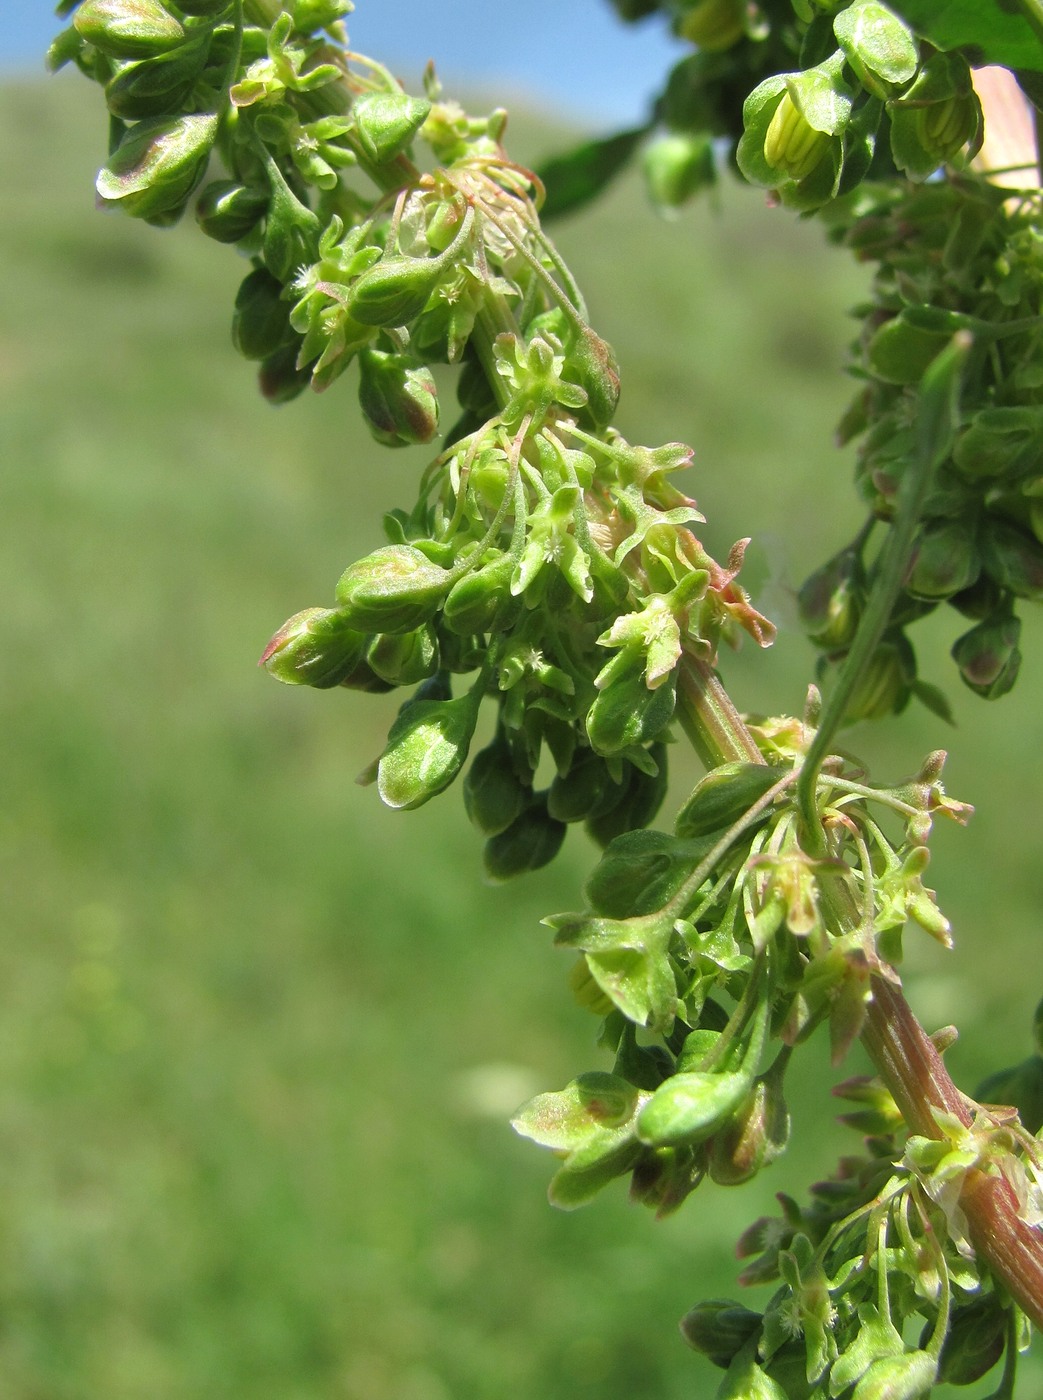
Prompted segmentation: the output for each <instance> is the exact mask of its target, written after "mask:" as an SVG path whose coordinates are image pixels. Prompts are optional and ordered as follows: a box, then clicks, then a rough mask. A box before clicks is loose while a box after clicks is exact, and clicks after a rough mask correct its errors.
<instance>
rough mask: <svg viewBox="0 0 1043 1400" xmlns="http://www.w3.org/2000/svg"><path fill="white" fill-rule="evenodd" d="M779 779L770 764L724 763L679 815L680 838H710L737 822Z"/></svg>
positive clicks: (701, 783) (700, 784) (676, 826)
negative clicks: (712, 834) (714, 833)
mask: <svg viewBox="0 0 1043 1400" xmlns="http://www.w3.org/2000/svg"><path fill="white" fill-rule="evenodd" d="M778 780H779V773H778V771H777V769H775V768H771V767H769V765H768V764H766V763H742V762H733V763H723V764H721V766H720V767H719V768H715V769H713V771H712V772H710V773H707V775H706V777H705V778H702V779H700V781H699V782H698V783H697V784H696V786H695V790H694V791H693V793H692V795H691V797H689V799H688V801H687V802H686V803H685V804H684V806H683V807H682V808H681V810H680V812H678V814H677V820H676V822H675V823H674V830H675V831H676V832H677V834H678V836H687V837H692V836H709V835H710V834H711V833H713V832H719V831H723V830H724V829H725V828H726V827H729V826H731V825H732V824H733V823H734V822H737V821H738V820H739V818H740V817H742V816H743V815H744V814H745V813H746V812H748V811H749V809H750V808H751V807H752V806H753V804H754V803H755V802H757V801H758V800H759V799H760V798H761V797H763V796H764V794H765V793H766V792H767V791H768V789H769V788H770V787H773V786H774V784H775V783H777V782H778Z"/></svg>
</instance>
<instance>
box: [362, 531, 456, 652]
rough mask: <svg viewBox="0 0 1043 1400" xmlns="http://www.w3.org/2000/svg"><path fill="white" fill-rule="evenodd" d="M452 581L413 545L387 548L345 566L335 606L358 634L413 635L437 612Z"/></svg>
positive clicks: (445, 571) (444, 571) (443, 570)
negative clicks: (412, 633)
mask: <svg viewBox="0 0 1043 1400" xmlns="http://www.w3.org/2000/svg"><path fill="white" fill-rule="evenodd" d="M451 577H452V575H451V574H450V573H449V571H448V569H443V568H440V567H439V565H438V564H432V562H431V560H430V559H428V557H427V555H426V554H423V553H422V552H421V551H420V550H419V549H415V548H414V547H413V546H412V545H408V544H393V545H387V546H385V548H383V549H377V550H375V551H374V552H373V553H372V554H367V555H366V557H365V558H364V559H359V560H357V561H356V562H355V563H354V564H349V565H348V567H347V568H346V569H345V570H344V572H343V574H341V576H340V581H339V582H338V584H337V602H338V603H339V604H340V606H341V607H342V608H343V609H344V610H345V611H346V612H348V613H349V614H350V615H351V617H352V625H353V626H355V627H358V628H359V629H360V630H361V631H364V632H412V631H413V630H414V629H415V628H417V627H420V626H421V625H422V624H423V623H425V622H427V621H429V620H430V618H431V617H433V616H434V614H435V613H436V612H437V610H438V606H439V604H440V603H441V601H442V599H443V597H444V596H445V594H446V593H447V591H448V589H449V581H450V579H451Z"/></svg>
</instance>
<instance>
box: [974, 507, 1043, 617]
mask: <svg viewBox="0 0 1043 1400" xmlns="http://www.w3.org/2000/svg"><path fill="white" fill-rule="evenodd" d="M982 564H983V565H984V568H985V572H986V573H987V574H990V575H991V576H992V578H993V579H995V581H996V582H997V583H998V584H999V585H1000V587H1001V588H1006V589H1009V590H1010V592H1011V593H1013V594H1014V596H1015V597H1016V598H1030V599H1031V600H1032V601H1033V602H1038V601H1039V600H1040V599H1043V545H1041V544H1040V543H1039V541H1038V540H1037V539H1036V538H1035V536H1034V535H1029V534H1027V533H1026V532H1025V531H1024V530H1019V529H1018V527H1017V526H1016V525H1008V524H1007V523H1006V522H1005V521H1002V520H999V519H996V518H991V519H988V520H987V521H986V525H985V529H984V532H983V536H982Z"/></svg>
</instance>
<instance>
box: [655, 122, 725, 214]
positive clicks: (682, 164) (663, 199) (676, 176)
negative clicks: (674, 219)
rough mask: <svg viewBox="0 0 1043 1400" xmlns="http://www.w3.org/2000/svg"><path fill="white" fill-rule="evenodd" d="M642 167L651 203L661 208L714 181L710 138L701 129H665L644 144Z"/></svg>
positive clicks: (675, 206)
mask: <svg viewBox="0 0 1043 1400" xmlns="http://www.w3.org/2000/svg"><path fill="white" fill-rule="evenodd" d="M642 167H643V169H644V174H645V183H646V185H647V186H648V193H649V195H650V197H651V199H652V203H653V204H655V205H656V207H657V208H658V209H661V210H663V211H664V212H665V211H668V210H673V209H680V208H681V206H682V205H683V204H687V202H688V200H690V199H691V198H692V196H693V195H695V194H698V193H699V191H700V190H705V189H709V188H711V187H712V186H713V185H715V184H716V183H717V166H716V163H715V161H714V157H713V142H712V140H711V139H710V137H709V136H708V135H707V134H706V133H705V132H701V131H699V132H688V131H668V132H665V133H664V134H663V135H662V136H659V137H657V138H656V140H654V141H653V142H652V143H651V144H650V145H649V146H646V148H645V152H644V156H643V159H642Z"/></svg>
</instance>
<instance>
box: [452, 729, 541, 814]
mask: <svg viewBox="0 0 1043 1400" xmlns="http://www.w3.org/2000/svg"><path fill="white" fill-rule="evenodd" d="M531 800H532V783H531V781H523V779H522V778H520V777H519V776H518V771H517V769H516V768H515V765H514V759H513V757H512V755H511V750H510V746H509V745H508V744H507V743H505V742H504V739H503V737H502V736H501V735H497V736H496V738H495V739H493V741H492V743H491V744H489V745H488V746H487V747H486V748H484V749H482V751H481V752H480V753H478V754H476V755H475V756H474V758H473V759H472V761H471V766H470V768H469V769H468V770H467V776H466V777H465V778H464V808H465V810H466V812H467V815H468V816H469V817H470V819H471V821H472V822H473V824H474V825H475V826H476V827H477V829H478V830H479V831H480V832H481V833H482V835H483V836H499V834H500V832H501V831H506V830H507V828H508V827H509V826H510V825H511V823H512V822H515V821H517V820H518V818H519V817H520V816H521V814H522V813H523V812H524V811H525V809H526V807H527V806H528V805H529V803H530V802H531Z"/></svg>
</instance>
